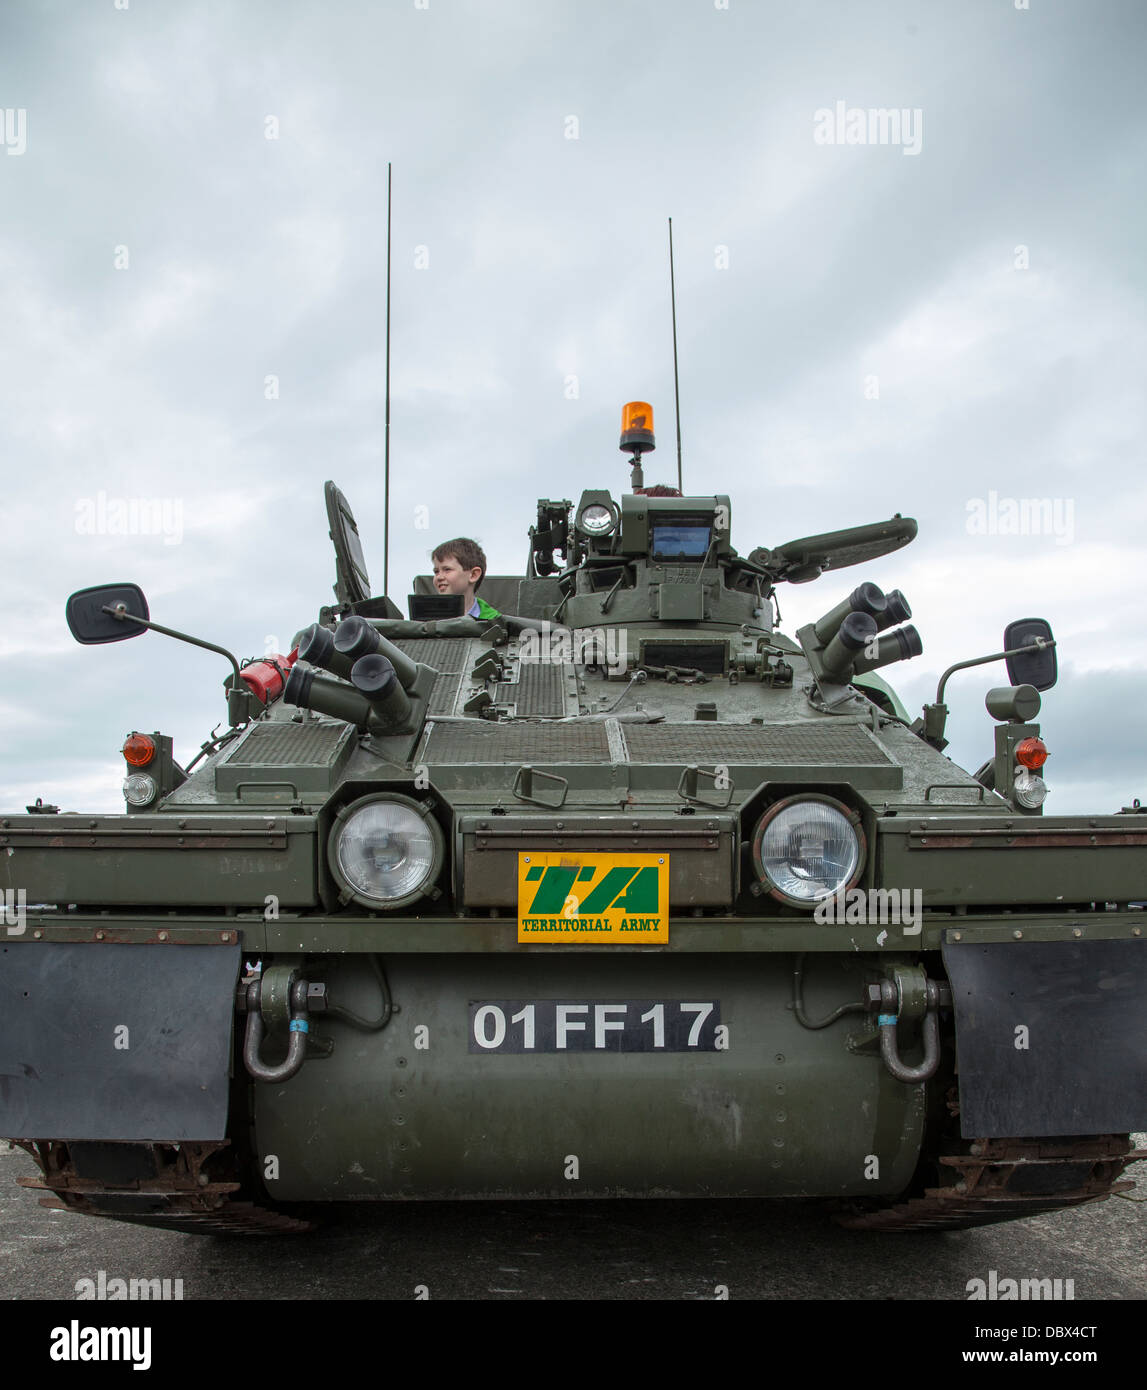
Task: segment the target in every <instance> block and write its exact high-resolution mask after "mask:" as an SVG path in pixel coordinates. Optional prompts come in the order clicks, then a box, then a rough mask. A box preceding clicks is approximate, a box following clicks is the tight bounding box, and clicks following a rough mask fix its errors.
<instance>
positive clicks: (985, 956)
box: [943, 941, 1147, 1139]
mask: <svg viewBox="0 0 1147 1390" xmlns="http://www.w3.org/2000/svg"><path fill="white" fill-rule="evenodd" d="M943 955H944V964H945V966H946V968H947V971H948V978H949V980H950V981H951V985H952V1001H953V1004H954V1005H955V1009H956V1055H957V1059H958V1062H959V1069H960V1074H959V1080H960V1132H961V1133H962V1134H963V1135H964V1137H965V1138H967V1139H972V1138H980V1139H992V1138H1005V1137H1011V1138H1020V1137H1028V1136H1030V1137H1033V1138H1035V1137H1041V1136H1047V1135H1077V1134H1078V1135H1082V1134H1125V1133H1128V1132H1130V1131H1135V1130H1144V1129H1147V1024H1145V1023H1144V1020H1145V1019H1147V941H1087V942H1084V941H1033V942H1027V943H1023V944H1020V943H1018V942H1017V943H1011V942H992V943H985V944H980V945H955V944H953V943H952V942H951V941H948V942H946V943H945V945H944V948H943Z"/></svg>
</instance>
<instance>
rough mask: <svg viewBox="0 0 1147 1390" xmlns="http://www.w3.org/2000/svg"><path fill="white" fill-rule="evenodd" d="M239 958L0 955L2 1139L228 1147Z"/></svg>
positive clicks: (149, 950)
mask: <svg viewBox="0 0 1147 1390" xmlns="http://www.w3.org/2000/svg"><path fill="white" fill-rule="evenodd" d="M239 955H240V948H239V947H238V946H218V945H217V946H164V947H162V948H156V947H148V946H122V945H115V944H111V943H102V944H100V945H94V944H85V945H73V944H68V943H62V942H43V943H37V944H31V943H26V944H20V945H11V946H8V947H7V949H5V950H3V951H2V952H0V1136H2V1137H3V1138H5V1139H91V1140H168V1141H175V1140H191V1139H200V1140H208V1139H222V1138H224V1137H225V1135H226V1129H227V1098H228V1071H229V1067H230V1059H231V1029H232V1018H233V1011H234V1006H235V982H236V979H237V976H238V971H239Z"/></svg>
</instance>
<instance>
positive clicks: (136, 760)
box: [123, 734, 155, 767]
mask: <svg viewBox="0 0 1147 1390" xmlns="http://www.w3.org/2000/svg"><path fill="white" fill-rule="evenodd" d="M123 755H124V757H125V758H126V759H127V761H128V762H129V763H131V765H132V767H146V766H147V765H148V763H149V762H151V760H152V758H154V757H155V739H153V738H149V737H148V735H147V734H129V735H128V737H127V738H126V739H125V741H124V745H123Z"/></svg>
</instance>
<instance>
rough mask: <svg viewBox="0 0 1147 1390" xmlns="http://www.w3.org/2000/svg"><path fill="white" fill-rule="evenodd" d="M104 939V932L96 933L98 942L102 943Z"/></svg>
mask: <svg viewBox="0 0 1147 1390" xmlns="http://www.w3.org/2000/svg"><path fill="white" fill-rule="evenodd" d="M103 939H104V934H103V932H102V931H98V932H96V940H97V941H102V940H103Z"/></svg>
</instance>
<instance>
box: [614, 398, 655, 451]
mask: <svg viewBox="0 0 1147 1390" xmlns="http://www.w3.org/2000/svg"><path fill="white" fill-rule="evenodd" d="M620 447H621V449H622V452H623V453H627V454H647V453H648V452H649V451H650V450H651V449H653V448H655V447H656V445H655V443H654V439H653V407H652V406H651V405H650V404H649V403H648V401H629V402H627V404H625V405H623V406H622V407H621V446H620Z"/></svg>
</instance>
